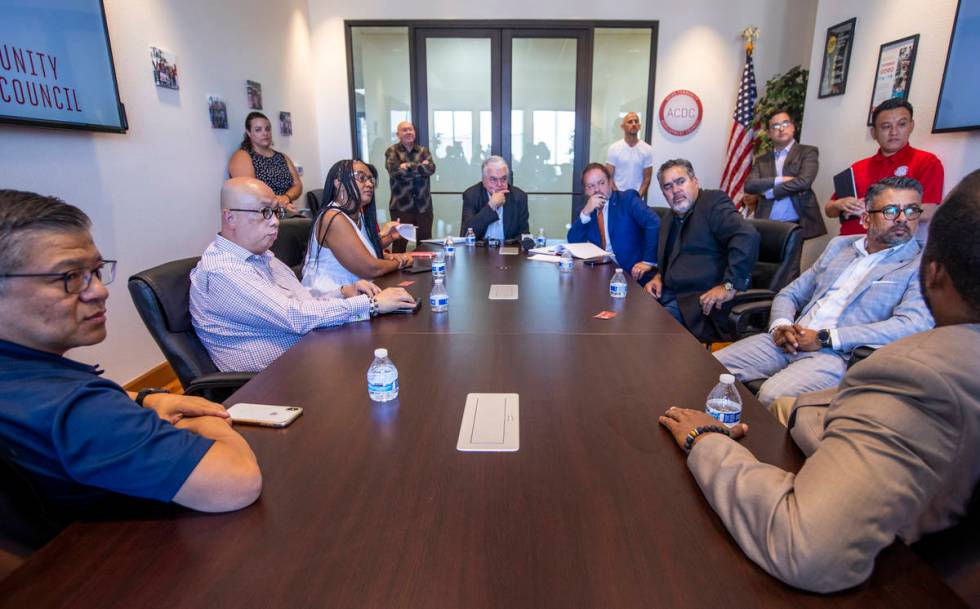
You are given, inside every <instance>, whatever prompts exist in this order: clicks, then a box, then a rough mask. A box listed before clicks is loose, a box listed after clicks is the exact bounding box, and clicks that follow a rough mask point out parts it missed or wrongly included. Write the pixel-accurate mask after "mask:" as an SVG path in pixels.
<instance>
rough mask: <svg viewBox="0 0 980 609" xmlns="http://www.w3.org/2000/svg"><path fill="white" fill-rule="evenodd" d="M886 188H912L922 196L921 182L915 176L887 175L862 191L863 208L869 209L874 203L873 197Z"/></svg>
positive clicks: (875, 197)
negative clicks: (865, 190)
mask: <svg viewBox="0 0 980 609" xmlns="http://www.w3.org/2000/svg"><path fill="white" fill-rule="evenodd" d="M888 189H892V190H914V191H915V192H917V193H919V196H920V197H921V196H922V184H921V183H919V181H918V180H916V179H915V178H909V177H905V176H888V177H887V178H884V179H882V180H879V181H877V182H875V183H874V184H872V185H871V186H869V187H868V190H867V192H865V193H864V209H866V210H868V211H871V206H872V205H874V203H875V199H877V198H878V197H879V196H880V195H881V193H883V192H885V191H886V190H888Z"/></svg>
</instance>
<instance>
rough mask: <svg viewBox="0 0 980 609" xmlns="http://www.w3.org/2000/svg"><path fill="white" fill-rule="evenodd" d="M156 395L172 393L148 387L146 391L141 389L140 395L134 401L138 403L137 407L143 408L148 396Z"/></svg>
mask: <svg viewBox="0 0 980 609" xmlns="http://www.w3.org/2000/svg"><path fill="white" fill-rule="evenodd" d="M154 393H170V392H169V391H167V390H166V389H161V388H159V387H146V388H144V389H140V391H139V393H137V394H136V400H134V401H135V402H136V404H137V405H139V406H143V400H145V399H146V396H148V395H153V394H154Z"/></svg>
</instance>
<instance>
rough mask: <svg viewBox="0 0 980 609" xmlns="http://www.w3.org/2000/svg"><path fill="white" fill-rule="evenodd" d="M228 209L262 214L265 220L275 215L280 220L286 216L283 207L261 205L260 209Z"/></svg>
mask: <svg viewBox="0 0 980 609" xmlns="http://www.w3.org/2000/svg"><path fill="white" fill-rule="evenodd" d="M228 211H244V212H248V213H250V214H262V217H263V218H265V219H266V220H271V219H272V216H273V215H275V216H276V217H277V218H279V219H280V220H282V219H283V218H285V217H286V208H285V207H278V206H276V207H263V208H262V209H234V208H229V209H228Z"/></svg>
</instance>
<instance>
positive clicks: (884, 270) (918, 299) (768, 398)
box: [715, 177, 932, 406]
mask: <svg viewBox="0 0 980 609" xmlns="http://www.w3.org/2000/svg"><path fill="white" fill-rule="evenodd" d="M865 201H866V205H867V207H866V210H865V213H864V216H863V222H864V224H865V226H867V228H868V234H867V236H864V235H850V236H846V237H838V238H836V239H834V240H833V241H831V242H830V243H829V244H828V245H827V249H826V250H824V252H823V254H821V256H820V258H819V259H818V260H817V261H816V262H815V263H814V265H813V266H812V267H810V268H809V269H807V271H806V272H804V273H803V274H802V275H800V277H799V278H798V279H796V281H794V282H793V283H791V284H789V285H788V286H786V287H785V288H783V289H782V290H781V291H780V292H779V294H777V295H776V298H775V299H774V300H773V303H772V312H771V314H770V317H769V318H770V320H771V321H770V325H769V334H758V335H756V336H750V337H748V338H745V339H742V340H740V341H738V342H737V343H734V344H732V345H729V346H728V347H725V348H724V349H721V350H720V351H717V352H715V357H717V358H718V360H719V361H720V362H721V363H722V364H723V365H724V366H725V367H726V368H728V369H729V370H730V371H731V372H732V374H734V375H735V376H736V378H738V380H740V381H743V382H744V381H751V380H754V379H760V378H766V379H768V380H767V381H766V382H765V383H763V385H762V387H761V389H760V390H759V401H760V402H762V403H763V404H765V405H766V406H769V405H770V404H771V403H772V402H773V401H774V400H775V399H776V398H778V397H780V396H795V395H799V394H800V393H803V392H804V391H816V390H818V389H825V388H827V387H834V386H836V385H837V383H839V382H840V379H841V377H842V376H844V372H845V370H846V369H847V358H848V356H849V355H850V353H851V351H852V350H853V349H854V348H855V347H860V346H862V345H868V346H872V347H880V346H883V345H887V344H888V343H890V342H893V341H896V340H898V339H899V338H902V337H904V336H908V335H909V334H914V333H915V332H921V331H922V330H926V329H928V328H931V327H932V317H931V316H930V315H929V311H928V310H927V309H926V305H925V302H924V301H923V300H922V292H921V290H920V288H919V279H918V271H917V270H918V262H919V253H920V248H919V245H918V243H917V242H916V241H915V239H913V236H914V235H915V229H916V227H917V225H918V218H919V215H920V214H921V213H922V186H921V185H920V184H919V183H918V182H917V181H915V180H914V179H912V178H901V177H891V178H886V179H884V180H882V181H880V182H878V183H877V184H874V185H872V186H871V188H869V189H868V193H867V196H866V197H865Z"/></svg>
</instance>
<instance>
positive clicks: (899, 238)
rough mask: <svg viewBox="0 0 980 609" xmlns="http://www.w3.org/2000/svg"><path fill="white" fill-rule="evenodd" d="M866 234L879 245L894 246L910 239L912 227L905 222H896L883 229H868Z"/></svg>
mask: <svg viewBox="0 0 980 609" xmlns="http://www.w3.org/2000/svg"><path fill="white" fill-rule="evenodd" d="M868 236H869V237H871V238H872V239H873V240H874V241H876V242H877V243H880V244H881V245H885V246H888V247H894V246H896V245H901V244H903V243H907V242H908V241H909V240H911V239H912V229H911V227H909V226H908V225H907V224H896V225H894V226H892V227H890V228H888V229H886V230H883V231H879V230H872V229H868Z"/></svg>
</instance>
